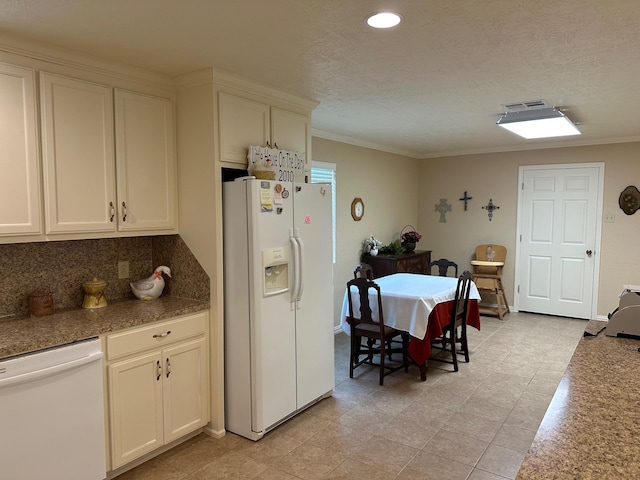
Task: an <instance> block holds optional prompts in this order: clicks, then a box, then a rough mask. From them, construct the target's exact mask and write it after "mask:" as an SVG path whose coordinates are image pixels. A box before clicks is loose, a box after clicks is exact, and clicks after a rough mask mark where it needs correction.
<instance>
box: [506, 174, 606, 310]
mask: <svg viewBox="0 0 640 480" xmlns="http://www.w3.org/2000/svg"><path fill="white" fill-rule="evenodd" d="M519 181H520V182H519V185H520V188H519V190H518V225H517V235H518V237H517V240H518V241H517V242H516V271H515V279H516V285H515V292H516V294H515V295H514V297H515V298H514V303H515V304H514V307H515V308H516V310H520V311H527V312H533V313H543V314H549V315H558V316H564V317H573V318H583V319H592V318H596V313H597V312H596V302H597V298H598V279H599V270H600V268H599V265H600V262H599V255H600V236H601V226H602V196H603V190H604V163H586V164H566V165H538V166H523V167H520V169H519Z"/></svg>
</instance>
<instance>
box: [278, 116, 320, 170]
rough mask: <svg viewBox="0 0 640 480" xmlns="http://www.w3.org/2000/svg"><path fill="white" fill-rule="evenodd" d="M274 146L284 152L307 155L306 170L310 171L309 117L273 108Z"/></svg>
mask: <svg viewBox="0 0 640 480" xmlns="http://www.w3.org/2000/svg"><path fill="white" fill-rule="evenodd" d="M271 139H272V140H273V144H272V145H278V148H280V149H282V150H293V151H295V152H300V153H305V154H306V155H305V170H309V169H310V166H309V162H310V161H311V158H310V156H309V153H308V152H310V150H311V119H310V118H309V115H302V114H300V113H296V112H290V111H289V110H284V109H282V108H277V107H272V108H271Z"/></svg>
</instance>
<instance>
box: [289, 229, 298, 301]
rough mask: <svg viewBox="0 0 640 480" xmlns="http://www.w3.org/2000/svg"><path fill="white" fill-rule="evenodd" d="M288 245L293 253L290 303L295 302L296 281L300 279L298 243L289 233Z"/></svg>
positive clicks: (296, 295) (296, 293)
mask: <svg viewBox="0 0 640 480" xmlns="http://www.w3.org/2000/svg"><path fill="white" fill-rule="evenodd" d="M289 243H290V245H291V251H292V252H293V258H292V260H293V288H292V289H291V301H292V302H295V301H296V298H298V289H299V285H298V279H299V278H300V272H299V269H300V251H299V250H298V242H297V241H296V238H295V237H294V236H293V233H291V236H290V237H289Z"/></svg>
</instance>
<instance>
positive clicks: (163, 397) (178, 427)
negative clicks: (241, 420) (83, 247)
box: [106, 312, 209, 469]
mask: <svg viewBox="0 0 640 480" xmlns="http://www.w3.org/2000/svg"><path fill="white" fill-rule="evenodd" d="M207 318H208V314H207V313H206V312H202V313H198V314H195V315H189V316H186V317H181V318H178V319H174V320H170V321H166V322H160V323H155V324H153V325H149V326H144V327H140V328H135V329H132V330H127V331H124V332H118V333H114V334H110V335H107V341H106V343H107V377H108V380H107V381H108V388H109V396H108V401H109V416H110V435H111V467H112V469H116V468H118V467H121V466H123V465H125V464H127V463H129V462H130V461H132V460H134V459H136V458H138V457H141V456H142V455H145V454H147V453H150V452H152V451H153V450H155V449H157V448H159V447H161V446H163V445H165V444H167V443H169V442H172V441H174V440H177V439H179V438H180V437H182V436H184V435H186V434H188V433H190V432H192V431H194V430H196V429H198V428H200V427H203V426H204V425H206V423H207V422H208V421H209V405H208V403H209V402H208V385H209V375H208V360H207V359H208V348H207V337H206V321H207Z"/></svg>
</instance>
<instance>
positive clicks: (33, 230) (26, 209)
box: [0, 63, 42, 237]
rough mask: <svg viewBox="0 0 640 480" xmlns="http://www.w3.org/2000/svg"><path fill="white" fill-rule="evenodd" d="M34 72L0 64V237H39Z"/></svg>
mask: <svg viewBox="0 0 640 480" xmlns="http://www.w3.org/2000/svg"><path fill="white" fill-rule="evenodd" d="M36 125H37V107H36V87H35V71H34V70H32V69H29V68H22V67H18V66H14V65H9V64H6V63H0V172H1V174H0V237H4V236H13V235H35V234H39V233H41V229H42V219H41V207H40V204H41V197H40V175H39V172H40V165H39V159H38V137H37V126H36Z"/></svg>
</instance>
